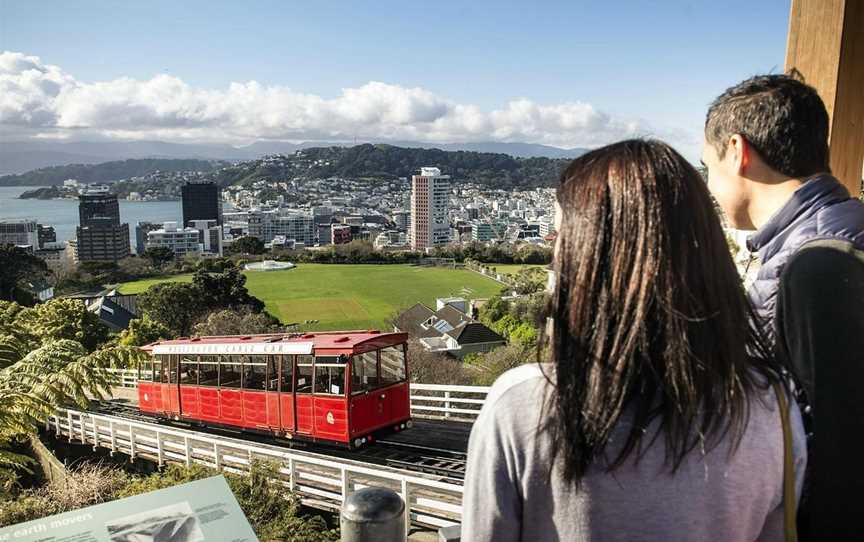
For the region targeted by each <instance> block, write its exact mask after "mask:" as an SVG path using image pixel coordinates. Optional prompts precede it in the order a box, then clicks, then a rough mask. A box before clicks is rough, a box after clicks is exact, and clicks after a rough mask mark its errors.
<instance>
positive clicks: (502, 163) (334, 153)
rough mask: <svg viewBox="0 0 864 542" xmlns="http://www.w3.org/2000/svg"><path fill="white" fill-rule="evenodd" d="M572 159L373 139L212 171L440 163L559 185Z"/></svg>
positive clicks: (484, 176)
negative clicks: (410, 145) (375, 141)
mask: <svg viewBox="0 0 864 542" xmlns="http://www.w3.org/2000/svg"><path fill="white" fill-rule="evenodd" d="M568 162H569V159H564V158H559V159H552V158H542V157H534V158H514V157H513V156H509V155H507V154H500V153H487V152H470V151H444V150H441V149H422V148H404V147H395V146H392V145H383V144H378V145H372V144H368V143H367V144H363V145H357V146H354V147H316V148H309V149H302V150H298V151H296V152H295V153H294V154H291V155H288V156H281V157H278V158H268V159H262V160H253V161H249V162H242V163H239V164H235V165H233V166H230V167H225V168H223V169H221V170H219V171H218V172H216V173H214V174H213V175H212V177H213V178H214V179H215V180H216V181H217V182H218V183H219V184H220V185H222V186H229V185H234V184H240V185H246V184H251V183H253V182H255V181H263V180H269V181H273V180H284V179H297V178H299V179H322V178H328V177H343V178H360V177H374V178H398V177H410V176H411V175H412V174H413V173H415V172H416V171H417V169H418V168H420V167H421V166H435V167H439V168H441V170H442V172H443V173H445V174H447V175H450V176H451V177H453V179H454V180H455V181H457V182H458V181H471V182H475V183H479V184H485V185H488V186H492V187H495V188H502V189H510V188H533V187H538V186H553V185H554V184H555V182H556V181H557V179H558V175H559V174H560V172H561V170H562V169H563V168H564V166H566V164H567V163H568Z"/></svg>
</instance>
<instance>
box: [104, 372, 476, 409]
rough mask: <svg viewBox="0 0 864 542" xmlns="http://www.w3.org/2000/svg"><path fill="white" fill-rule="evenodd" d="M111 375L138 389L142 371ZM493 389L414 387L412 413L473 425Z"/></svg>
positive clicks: (115, 380)
mask: <svg viewBox="0 0 864 542" xmlns="http://www.w3.org/2000/svg"><path fill="white" fill-rule="evenodd" d="M108 373H109V374H110V375H111V378H112V381H113V382H114V383H115V384H116V385H117V386H118V387H122V388H133V389H134V388H137V387H138V372H137V371H136V370H134V369H108ZM489 389H490V388H489V387H488V386H451V385H446V384H443V385H442V384H411V414H412V415H413V416H415V417H417V418H433V419H447V420H453V421H464V422H473V421H474V420H475V419H476V418H477V414H479V413H480V407H482V406H483V402H484V401H485V400H486V395H487V394H488V393H489Z"/></svg>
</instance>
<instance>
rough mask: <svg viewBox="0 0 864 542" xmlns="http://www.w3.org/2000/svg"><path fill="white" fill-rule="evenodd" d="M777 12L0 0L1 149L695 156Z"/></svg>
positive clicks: (776, 29)
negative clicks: (317, 148)
mask: <svg viewBox="0 0 864 542" xmlns="http://www.w3.org/2000/svg"><path fill="white" fill-rule="evenodd" d="M788 17H789V0H760V1H758V2H753V1H739V0H727V1H726V2H716V1H700V2H687V1H679V0H667V1H656V2H650V1H638V2H637V1H635V0H634V1H627V2H623V1H621V2H610V1H577V0H571V1H569V2H541V1H535V2H527V1H523V2H506V1H503V0H502V1H496V2H486V1H485V0H471V1H470V2H469V1H464V0H462V1H458V2H449V1H437V2H429V1H426V2H424V1H420V0H415V1H410V0H401V1H399V2H393V1H390V0H377V1H370V2H365V1H355V2H340V1H329V2H291V1H279V2H267V1H252V2H236V1H230V2H229V1H215V0H210V1H207V2H202V1H197V0H184V1H182V2H177V1H152V0H151V1H147V2H96V1H88V0H76V1H75V2H59V1H51V2H46V1H42V0H24V1H19V0H0V51H2V52H0V140H5V141H20V140H25V139H28V138H57V139H70V140H76V139H77V140H99V139H126V140H129V139H132V140H134V139H146V140H154V139H158V140H165V141H176V142H227V143H231V144H236V145H243V144H248V143H251V142H253V141H255V140H267V139H270V140H290V141H310V140H322V141H324V140H332V141H338V140H352V139H361V140H380V141H386V140H414V141H428V142H442V143H443V142H468V141H519V142H528V143H543V144H549V145H555V146H559V147H568V148H569V147H596V146H599V145H603V144H605V143H609V142H612V141H615V140H618V139H622V138H625V137H633V136H652V137H659V138H661V139H665V140H667V141H669V142H670V143H672V144H673V145H675V146H677V147H679V149H680V150H681V151H682V152H684V153H685V155H687V156H688V157H690V158H691V159H692V158H694V157H696V156H698V148H699V145H701V133H702V124H703V122H704V112H705V109H706V107H707V105H708V104H709V103H710V101H711V100H712V99H713V98H714V97H715V96H716V95H717V94H719V93H720V92H722V91H723V90H724V89H725V88H727V87H728V86H730V85H732V84H734V83H736V82H738V81H740V80H742V79H744V78H746V77H748V76H751V75H754V74H757V73H768V72H773V73H777V72H781V71H782V70H783V60H784V54H785V46H786V32H787V28H788Z"/></svg>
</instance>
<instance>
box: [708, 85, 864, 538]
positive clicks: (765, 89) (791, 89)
mask: <svg viewBox="0 0 864 542" xmlns="http://www.w3.org/2000/svg"><path fill="white" fill-rule="evenodd" d="M828 129H829V121H828V113H827V111H826V109H825V105H824V104H823V103H822V100H821V98H820V97H819V95H818V94H817V92H816V90H815V89H813V88H812V87H809V86H807V85H805V84H804V83H802V82H800V81H798V80H796V79H794V78H792V77H789V76H785V75H766V76H757V77H753V78H750V79H747V80H746V81H743V82H742V83H740V84H738V85H736V86H734V87H732V88H729V89H727V90H726V91H725V92H724V93H723V94H721V95H720V96H719V97H718V98H717V99H716V100H714V102H713V103H712V104H711V106H710V108H709V109H708V115H707V118H706V121H705V146H704V149H703V153H702V162H703V164H704V165H705V167H706V168H707V169H708V187H709V189H710V190H711V192H712V193H713V194H714V197H715V198H716V199H717V202H718V203H719V204H720V206H721V208H722V209H723V211H724V212H725V214H726V216H727V219H728V220H729V222H730V225H731V226H733V227H735V228H738V229H745V230H757V231H756V232H755V234H753V235H752V236H751V237H750V238H749V239H748V248H749V249H750V250H751V251H756V252H758V256H759V259H760V260H761V263H762V266H761V268H760V269H759V272H758V275H757V277H756V280H755V282H754V283H753V285H752V286H751V287H750V289H749V292H748V293H749V295H750V298H751V300H752V301H753V304H754V306H755V308H756V311H757V313H758V314H759V316H760V317H761V318H762V319H763V323H764V324H765V329H766V331H767V333H768V335H769V338H770V339H771V341H772V342H773V343H774V344H775V346H776V350H777V352H778V354H779V355H782V356H785V357H787V358H788V360H789V362H790V363H791V365H792V367H793V368H794V370H795V372H796V374H797V376H798V378H799V380H800V383H801V386H802V388H803V390H802V391H803V393H804V396H803V397H801V398H800V399H801V401H799V403H802V404H805V405H806V406H805V407H804V411H805V414H807V415H808V416H806V417H805V418H809V421H810V427H809V428H808V430H809V431H812V432H813V434H815V435H816V437H815V439H813V441H812V442H811V447H810V452H811V456H810V457H808V470H810V474H811V476H810V480H809V490H806V489H805V498H804V500H803V501H802V508H801V514H800V515H799V530H800V534H801V535H802V539H816V538H817V537H818V539H820V540H833V539H846V537H848V536H849V535H850V534H853V533H854V535H855V536H860V532H858V531H860V530H861V529H860V526H859V524H858V521H857V520H858V513H859V512H858V508H859V503H860V500H861V497H862V495H864V475H862V474H861V469H860V467H859V462H860V458H861V457H864V455H862V452H864V448H862V435H864V408H862V407H864V401H862V400H860V399H859V398H858V395H859V394H860V392H858V390H857V388H858V386H859V385H860V383H862V382H864V313H862V312H861V311H862V310H864V204H862V203H861V202H860V201H859V200H858V199H856V198H853V197H852V196H850V194H849V192H848V190H847V189H846V188H845V187H844V186H843V185H842V184H840V182H838V181H837V179H835V178H834V177H832V176H831V170H830V166H829V154H828ZM854 195H855V196H858V194H854ZM817 424H818V431H815V428H816V425H817ZM814 464H818V465H815V466H814ZM811 467H812V468H811ZM852 529H854V531H852Z"/></svg>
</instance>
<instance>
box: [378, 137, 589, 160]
mask: <svg viewBox="0 0 864 542" xmlns="http://www.w3.org/2000/svg"><path fill="white" fill-rule="evenodd" d="M392 145H395V146H398V147H411V148H416V147H420V148H425V149H441V150H443V151H472V152H491V153H496V154H509V155H510V156H514V157H516V158H576V157H579V156H582V155H583V154H585V153H586V152H588V150H589V149H582V148H578V147H577V148H573V149H562V148H560V147H550V146H549V145H539V144H537V143H501V142H497V141H486V142H481V143H440V144H439V143H422V142H418V141H395V142H392Z"/></svg>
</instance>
